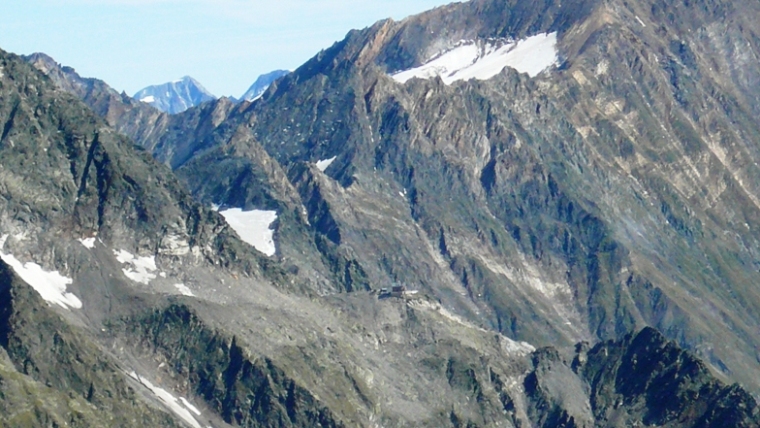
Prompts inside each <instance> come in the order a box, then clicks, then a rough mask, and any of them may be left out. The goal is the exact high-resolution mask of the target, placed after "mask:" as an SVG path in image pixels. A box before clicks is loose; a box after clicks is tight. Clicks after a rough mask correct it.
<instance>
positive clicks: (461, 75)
mask: <svg viewBox="0 0 760 428" xmlns="http://www.w3.org/2000/svg"><path fill="white" fill-rule="evenodd" d="M557 62H558V57H557V33H556V32H555V33H549V34H546V33H542V34H537V35H535V36H531V37H528V38H526V39H523V40H519V41H517V42H514V41H510V40H500V41H493V40H489V41H485V42H483V41H476V40H463V41H462V42H460V43H459V44H458V45H457V46H456V47H454V48H453V49H450V50H448V51H445V52H442V53H441V54H438V55H436V56H434V57H433V58H431V59H430V60H429V61H428V62H427V63H425V64H423V65H421V66H419V67H415V68H412V69H410V70H406V71H401V72H398V73H395V74H393V78H394V79H395V80H396V81H397V82H400V83H405V82H406V81H408V80H409V79H412V78H414V77H418V78H422V79H429V78H432V77H436V76H440V77H441V79H442V80H443V82H444V83H445V84H447V85H450V84H452V83H453V82H456V81H458V80H469V79H478V80H487V79H490V78H491V77H493V76H495V75H497V74H499V73H500V72H501V70H503V69H504V67H511V68H514V69H515V70H517V71H519V72H520V73H527V74H528V75H529V76H530V77H535V76H537V75H538V74H540V73H541V72H542V71H544V70H546V69H547V68H549V67H551V66H552V65H555V64H556V63H557Z"/></svg>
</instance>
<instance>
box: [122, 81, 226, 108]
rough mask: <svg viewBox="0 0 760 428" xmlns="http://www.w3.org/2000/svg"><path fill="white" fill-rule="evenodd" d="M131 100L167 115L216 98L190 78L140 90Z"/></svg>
mask: <svg viewBox="0 0 760 428" xmlns="http://www.w3.org/2000/svg"><path fill="white" fill-rule="evenodd" d="M132 98H134V99H136V100H138V101H140V102H143V103H146V104H149V105H151V106H153V107H155V108H157V109H159V110H161V111H163V112H166V113H169V114H177V113H182V112H183V111H185V110H187V109H189V108H190V107H195V106H197V105H200V104H202V103H205V102H208V101H213V100H215V99H216V97H215V96H214V95H213V94H211V93H210V92H209V91H207V90H206V88H204V87H203V86H202V85H201V84H200V83H198V81H197V80H195V79H193V78H192V77H190V76H185V77H183V78H182V79H179V80H175V81H173V82H168V83H164V84H162V85H154V86H148V87H147V88H144V89H141V90H140V91H139V92H137V93H136V94H135V95H134V96H133V97H132Z"/></svg>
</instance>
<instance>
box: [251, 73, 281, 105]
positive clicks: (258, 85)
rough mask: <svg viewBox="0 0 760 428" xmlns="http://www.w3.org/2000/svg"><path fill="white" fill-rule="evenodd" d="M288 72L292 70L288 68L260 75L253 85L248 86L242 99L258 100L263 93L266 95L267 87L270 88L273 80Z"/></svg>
mask: <svg viewBox="0 0 760 428" xmlns="http://www.w3.org/2000/svg"><path fill="white" fill-rule="evenodd" d="M288 74H290V71H288V70H275V71H272V72H270V73H267V74H262V75H261V76H259V77H258V79H256V81H255V82H254V83H253V85H251V87H250V88H248V90H247V91H246V92H245V93H244V94H243V96H242V97H240V100H241V101H251V102H253V101H256V100H257V99H259V98H261V96H262V95H264V92H266V90H267V88H269V86H270V85H271V84H272V82H274V81H275V80H277V79H279V78H280V77H282V76H286V75H288Z"/></svg>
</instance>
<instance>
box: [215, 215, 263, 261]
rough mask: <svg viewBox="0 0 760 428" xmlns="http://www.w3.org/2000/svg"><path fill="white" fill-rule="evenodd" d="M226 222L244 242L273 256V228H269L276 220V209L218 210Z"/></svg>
mask: <svg viewBox="0 0 760 428" xmlns="http://www.w3.org/2000/svg"><path fill="white" fill-rule="evenodd" d="M219 214H221V215H222V216H224V218H225V220H227V224H229V225H230V227H232V229H233V230H235V232H237V234H238V235H239V236H240V239H242V240H243V241H244V242H246V243H248V244H249V245H252V246H253V248H255V249H257V250H259V251H260V252H262V253H264V254H266V255H267V256H270V257H271V256H273V255H275V253H276V252H277V249H276V247H275V245H274V230H272V229H271V228H270V226H271V225H272V223H274V221H275V220H277V211H261V210H253V211H243V210H242V209H240V208H232V209H228V210H224V211H220V212H219Z"/></svg>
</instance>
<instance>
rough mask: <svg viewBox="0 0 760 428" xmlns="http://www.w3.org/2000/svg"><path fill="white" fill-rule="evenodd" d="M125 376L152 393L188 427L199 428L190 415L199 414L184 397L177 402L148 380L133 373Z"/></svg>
mask: <svg viewBox="0 0 760 428" xmlns="http://www.w3.org/2000/svg"><path fill="white" fill-rule="evenodd" d="M127 374H128V375H129V377H131V378H132V379H134V380H136V381H138V382H140V383H141V384H142V385H143V386H144V387H146V388H147V389H148V390H149V391H150V392H152V393H153V395H155V396H156V398H158V399H159V400H161V401H163V402H164V403H165V404H166V405H167V406H168V407H169V409H171V411H172V412H173V413H174V414H175V415H177V416H179V417H180V418H181V419H182V420H183V421H185V422H186V423H187V424H188V425H190V426H191V427H193V428H201V424H199V423H198V421H197V420H196V419H195V418H194V417H193V415H192V413H195V414H196V415H198V416H200V415H201V412H200V411H199V410H198V409H197V408H196V407H195V406H193V405H192V404H190V403H189V402H188V401H187V400H186V399H185V398H184V397H180V398H179V400H177V397H175V396H174V395H172V393H170V392H169V391H167V390H165V389H163V388H159V387H157V386H155V385H153V383H151V382H150V381H149V380H147V379H145V378H144V377H142V376H139V375H138V374H137V373H135V372H134V371H133V372H130V373H127ZM178 401H179V402H178ZM190 412H192V413H190Z"/></svg>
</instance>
